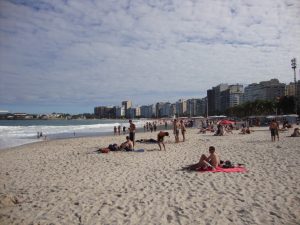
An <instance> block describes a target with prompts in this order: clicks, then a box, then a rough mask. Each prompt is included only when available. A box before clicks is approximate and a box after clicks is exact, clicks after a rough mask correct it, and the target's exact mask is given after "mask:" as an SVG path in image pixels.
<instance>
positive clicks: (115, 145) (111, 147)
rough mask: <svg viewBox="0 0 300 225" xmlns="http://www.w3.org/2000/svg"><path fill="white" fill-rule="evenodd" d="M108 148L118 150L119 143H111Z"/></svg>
mask: <svg viewBox="0 0 300 225" xmlns="http://www.w3.org/2000/svg"><path fill="white" fill-rule="evenodd" d="M108 148H109V150H111V151H117V150H118V145H117V144H113V145H109V146H108Z"/></svg>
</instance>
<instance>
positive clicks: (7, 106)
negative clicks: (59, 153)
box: [0, 0, 300, 113]
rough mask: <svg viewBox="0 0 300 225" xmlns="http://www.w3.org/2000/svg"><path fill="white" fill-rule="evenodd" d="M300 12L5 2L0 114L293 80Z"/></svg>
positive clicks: (261, 7) (269, 6)
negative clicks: (223, 84)
mask: <svg viewBox="0 0 300 225" xmlns="http://www.w3.org/2000/svg"><path fill="white" fill-rule="evenodd" d="M299 18H300V1H299V0H252V1H246V0H245V1H242V0H236V1H227V0H215V1H211V0H198V1H197V0H191V1H188V0H184V1H182V0H118V1H117V0H99V1H97V0H85V1H82V0H72V1H68V0H41V1H40V0H7V1H6V0H1V1H0V110H9V111H11V112H29V113H30V112H40V113H48V112H49V113H51V112H68V113H81V112H93V107H94V106H99V105H120V104H121V101H123V100H128V99H131V100H132V101H133V103H134V105H142V104H152V103H156V102H158V101H170V102H175V101H176V100H178V99H180V98H184V99H187V98H193V97H205V96H206V90H207V89H209V88H211V87H212V86H216V85H218V84H219V83H229V84H232V83H242V84H244V85H245V84H250V83H253V82H260V81H262V80H269V79H271V78H278V79H279V80H280V81H281V82H284V83H289V82H291V81H293V71H292V69H291V66H290V60H291V59H292V58H293V57H296V58H297V59H298V64H299V65H300V63H299V61H300V44H299V43H300V19H299ZM298 68H299V67H298ZM297 76H298V79H299V74H298V73H297Z"/></svg>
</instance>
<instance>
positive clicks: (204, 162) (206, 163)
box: [183, 146, 220, 170]
mask: <svg viewBox="0 0 300 225" xmlns="http://www.w3.org/2000/svg"><path fill="white" fill-rule="evenodd" d="M208 151H209V156H206V155H204V154H203V155H201V157H200V160H199V162H198V163H196V164H192V165H188V166H186V167H183V169H186V170H204V169H207V168H212V169H213V170H215V169H216V168H217V167H218V166H220V158H219V156H218V155H217V154H216V152H215V147H214V146H210V147H209V149H208Z"/></svg>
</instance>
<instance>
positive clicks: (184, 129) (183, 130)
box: [180, 120, 186, 141]
mask: <svg viewBox="0 0 300 225" xmlns="http://www.w3.org/2000/svg"><path fill="white" fill-rule="evenodd" d="M180 129H181V134H182V139H183V140H182V141H185V132H186V128H185V125H184V123H183V120H180Z"/></svg>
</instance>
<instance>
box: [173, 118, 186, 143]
mask: <svg viewBox="0 0 300 225" xmlns="http://www.w3.org/2000/svg"><path fill="white" fill-rule="evenodd" d="M179 131H181V134H182V141H185V133H186V127H185V124H184V122H183V120H180V121H178V120H177V119H174V121H173V133H174V136H175V143H178V142H179Z"/></svg>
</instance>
